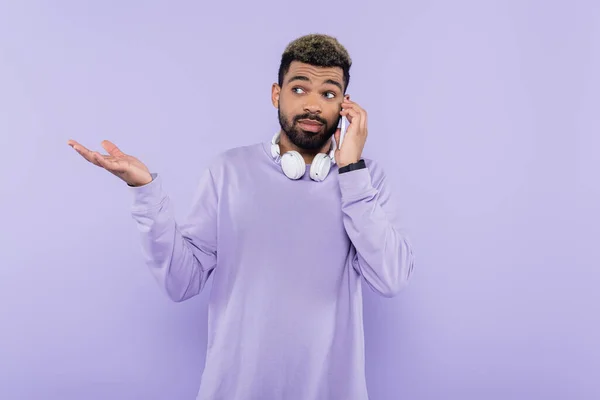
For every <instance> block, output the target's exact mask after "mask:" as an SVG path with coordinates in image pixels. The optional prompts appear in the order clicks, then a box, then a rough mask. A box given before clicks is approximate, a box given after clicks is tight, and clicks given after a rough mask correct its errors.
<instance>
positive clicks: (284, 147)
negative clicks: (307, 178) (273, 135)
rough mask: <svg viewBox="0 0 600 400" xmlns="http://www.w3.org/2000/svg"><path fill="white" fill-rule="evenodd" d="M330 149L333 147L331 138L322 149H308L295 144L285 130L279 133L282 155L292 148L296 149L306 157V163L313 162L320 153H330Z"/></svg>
mask: <svg viewBox="0 0 600 400" xmlns="http://www.w3.org/2000/svg"><path fill="white" fill-rule="evenodd" d="M330 149H331V139H329V140H328V141H327V143H325V145H324V146H323V147H322V148H320V149H316V150H306V149H301V148H299V147H298V146H296V145H295V144H293V143H292V142H291V141H290V138H289V137H288V135H287V134H286V133H285V132H284V131H281V134H280V135H279V150H280V153H281V155H283V154H285V153H286V152H288V151H290V150H295V151H297V152H298V153H300V155H301V156H302V158H303V159H304V162H305V163H306V164H312V162H313V159H314V158H315V156H316V155H317V154H318V153H329V151H330Z"/></svg>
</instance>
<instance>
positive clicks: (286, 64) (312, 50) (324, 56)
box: [278, 34, 352, 91]
mask: <svg viewBox="0 0 600 400" xmlns="http://www.w3.org/2000/svg"><path fill="white" fill-rule="evenodd" d="M292 61H298V62H301V63H304V64H310V65H314V66H316V67H340V68H341V69H342V71H343V74H344V91H345V89H346V88H347V87H348V84H349V83H350V67H351V66H352V59H351V58H350V55H349V54H348V51H347V50H346V49H345V48H344V46H342V45H341V44H340V42H338V40H337V39H336V38H335V37H333V36H329V35H324V34H309V35H305V36H301V37H299V38H298V39H295V40H294V41H292V42H291V43H290V44H288V46H287V47H286V48H285V50H284V52H283V54H282V56H281V64H280V65H279V81H278V83H279V86H282V85H283V78H284V76H285V74H286V73H287V72H288V71H289V69H290V64H291V63H292Z"/></svg>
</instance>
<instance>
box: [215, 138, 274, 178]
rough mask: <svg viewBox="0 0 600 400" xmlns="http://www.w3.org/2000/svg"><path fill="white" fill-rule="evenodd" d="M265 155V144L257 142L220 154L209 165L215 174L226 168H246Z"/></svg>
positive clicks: (229, 149) (232, 148) (226, 150)
mask: <svg viewBox="0 0 600 400" xmlns="http://www.w3.org/2000/svg"><path fill="white" fill-rule="evenodd" d="M265 155H266V153H265V144H264V143H261V142H256V143H250V144H245V145H239V146H235V147H230V148H228V149H225V150H222V151H220V152H218V153H217V154H216V155H215V156H214V157H213V158H212V159H211V161H210V162H209V163H208V167H209V169H211V170H213V172H216V171H222V170H223V169H226V168H239V167H244V166H246V165H247V164H248V163H252V162H256V160H257V159H259V158H260V157H264V156H265Z"/></svg>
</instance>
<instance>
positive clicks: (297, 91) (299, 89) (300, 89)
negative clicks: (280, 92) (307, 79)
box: [292, 87, 303, 94]
mask: <svg viewBox="0 0 600 400" xmlns="http://www.w3.org/2000/svg"><path fill="white" fill-rule="evenodd" d="M301 91H302V92H303V90H302V88H298V87H297V88H293V89H292V92H295V93H298V94H300V92H301Z"/></svg>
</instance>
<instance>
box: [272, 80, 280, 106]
mask: <svg viewBox="0 0 600 400" xmlns="http://www.w3.org/2000/svg"><path fill="white" fill-rule="evenodd" d="M280 94H281V87H280V86H279V85H278V84H277V83H274V84H273V87H272V88H271V102H272V103H273V107H275V108H279V95H280Z"/></svg>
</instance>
